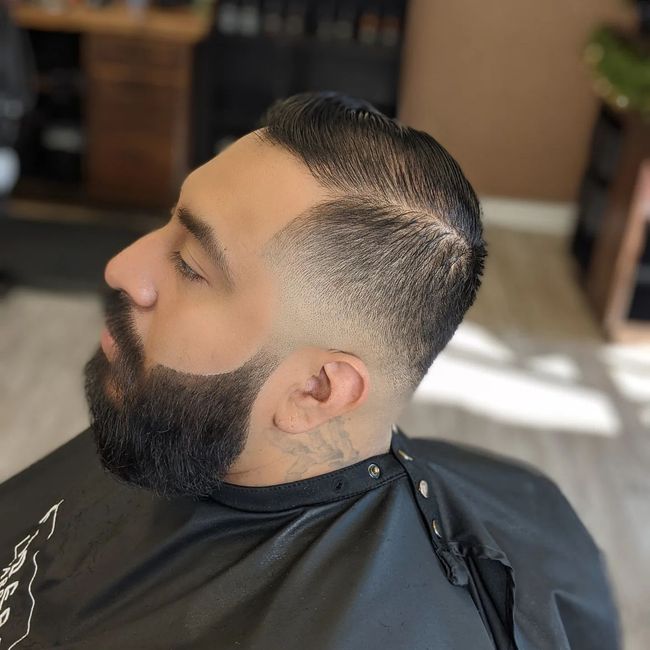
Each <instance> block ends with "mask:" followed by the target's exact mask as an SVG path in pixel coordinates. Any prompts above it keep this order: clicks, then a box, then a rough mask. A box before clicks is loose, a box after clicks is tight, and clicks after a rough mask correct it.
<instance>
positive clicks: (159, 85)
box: [83, 34, 192, 206]
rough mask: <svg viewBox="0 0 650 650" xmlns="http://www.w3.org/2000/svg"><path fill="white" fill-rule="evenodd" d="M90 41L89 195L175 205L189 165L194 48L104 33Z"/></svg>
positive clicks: (86, 59) (86, 55) (87, 66)
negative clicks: (190, 102)
mask: <svg viewBox="0 0 650 650" xmlns="http://www.w3.org/2000/svg"><path fill="white" fill-rule="evenodd" d="M84 44H85V50H84V52H83V57H84V65H85V69H86V80H87V85H88V88H87V90H88V92H87V94H86V97H87V107H86V116H87V118H86V120H87V122H86V133H87V138H88V149H87V151H88V155H87V159H86V170H85V171H86V179H87V188H88V195H89V196H90V197H91V198H92V199H97V200H103V201H120V202H122V201H124V202H128V203H131V204H142V205H162V206H165V205H170V203H171V202H172V201H173V200H174V198H175V197H176V196H177V195H178V189H179V187H180V184H181V182H182V180H183V178H184V177H185V175H186V174H187V171H188V164H189V151H188V148H189V140H190V138H189V135H190V134H189V129H190V106H189V98H190V90H191V83H192V56H191V55H192V52H191V49H190V48H188V47H187V46H185V45H183V44H178V43H168V42H163V41H158V42H156V41H155V40H151V39H146V40H143V39H141V38H137V37H132V36H114V35H101V34H89V35H88V36H87V37H86V39H85V41H84Z"/></svg>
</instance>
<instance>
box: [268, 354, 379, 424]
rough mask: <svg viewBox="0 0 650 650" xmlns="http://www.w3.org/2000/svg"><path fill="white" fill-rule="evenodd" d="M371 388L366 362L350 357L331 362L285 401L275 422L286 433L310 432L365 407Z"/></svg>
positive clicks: (277, 410)
mask: <svg viewBox="0 0 650 650" xmlns="http://www.w3.org/2000/svg"><path fill="white" fill-rule="evenodd" d="M369 389H370V377H369V375H368V370H367V368H366V365H365V364H364V363H363V361H361V360H360V359H358V358H357V357H352V356H350V355H346V357H345V358H339V359H338V360H336V361H329V362H327V363H325V364H323V365H322V366H321V368H320V371H319V372H318V374H317V375H316V374H314V375H312V376H311V377H309V378H307V379H306V381H305V382H304V384H303V385H302V386H301V387H300V388H298V389H294V390H292V391H291V392H290V393H289V394H287V395H286V397H284V398H283V399H282V401H281V402H280V404H279V405H278V407H277V409H276V412H275V415H274V417H273V423H274V424H275V426H276V427H277V428H278V429H280V430H281V431H284V432H286V433H303V432H305V431H309V430H310V429H314V428H315V427H317V426H319V425H321V424H324V423H325V422H327V421H328V420H331V419H332V418H334V417H336V416H338V415H342V414H343V413H347V412H349V411H352V410H354V409H356V408H357V407H359V406H361V404H362V403H363V402H365V400H366V398H367V396H368V392H369Z"/></svg>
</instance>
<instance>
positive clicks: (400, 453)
mask: <svg viewBox="0 0 650 650" xmlns="http://www.w3.org/2000/svg"><path fill="white" fill-rule="evenodd" d="M397 453H398V454H399V455H400V456H401V457H402V458H403V459H404V460H413V456H409V455H408V454H407V453H406V452H405V451H404V450H403V449H398V450H397Z"/></svg>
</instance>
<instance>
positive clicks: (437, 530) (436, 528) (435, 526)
mask: <svg viewBox="0 0 650 650" xmlns="http://www.w3.org/2000/svg"><path fill="white" fill-rule="evenodd" d="M431 528H433V532H434V533H435V534H436V535H437V536H438V537H442V531H441V530H440V524H438V521H437V520H436V519H434V520H433V521H432V522H431Z"/></svg>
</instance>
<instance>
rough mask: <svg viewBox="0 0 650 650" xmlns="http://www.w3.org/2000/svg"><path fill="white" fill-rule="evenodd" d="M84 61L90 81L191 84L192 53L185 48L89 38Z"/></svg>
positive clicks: (123, 38) (129, 39)
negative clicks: (109, 80) (91, 79)
mask: <svg viewBox="0 0 650 650" xmlns="http://www.w3.org/2000/svg"><path fill="white" fill-rule="evenodd" d="M84 57H85V65H86V70H87V72H88V74H89V76H90V78H100V79H112V80H127V81H128V80H133V81H138V80H139V81H146V82H147V83H150V84H158V85H175V86H187V85H189V81H190V70H191V66H190V64H191V50H190V48H188V47H187V46H184V45H179V44H175V43H168V42H164V41H156V40H151V39H143V38H134V37H128V36H106V35H101V34H89V35H88V36H87V37H86V39H85V50H84Z"/></svg>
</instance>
